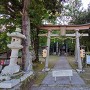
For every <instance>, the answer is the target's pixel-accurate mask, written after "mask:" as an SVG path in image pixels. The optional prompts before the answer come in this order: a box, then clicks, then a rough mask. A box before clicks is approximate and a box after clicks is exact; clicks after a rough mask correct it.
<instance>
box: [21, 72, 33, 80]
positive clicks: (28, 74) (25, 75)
mask: <svg viewBox="0 0 90 90" xmlns="http://www.w3.org/2000/svg"><path fill="white" fill-rule="evenodd" d="M32 74H33V72H32V71H30V72H26V73H25V74H24V75H23V76H22V77H21V78H20V80H21V81H24V80H25V79H26V78H27V77H29V76H31V75H32Z"/></svg>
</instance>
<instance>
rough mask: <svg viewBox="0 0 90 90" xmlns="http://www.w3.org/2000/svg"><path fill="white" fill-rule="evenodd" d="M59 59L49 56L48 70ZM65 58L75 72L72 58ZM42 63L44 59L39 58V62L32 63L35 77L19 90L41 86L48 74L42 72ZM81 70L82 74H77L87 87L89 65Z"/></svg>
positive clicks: (89, 78) (89, 84) (88, 83)
mask: <svg viewBox="0 0 90 90" xmlns="http://www.w3.org/2000/svg"><path fill="white" fill-rule="evenodd" d="M59 58H60V56H56V55H53V56H50V58H49V67H50V69H52V68H53V67H54V65H55V64H56V62H57V61H58V60H59ZM66 58H67V60H68V62H69V64H70V66H71V67H72V69H74V70H75V71H76V69H77V63H76V62H75V58H74V56H67V57H66ZM44 62H45V59H43V58H42V57H40V62H37V63H33V69H34V71H35V72H34V73H35V76H34V77H33V79H30V81H28V84H26V85H24V84H23V85H22V86H21V89H20V90H32V89H30V88H31V87H32V86H35V87H39V86H40V85H41V83H42V81H43V80H44V78H45V77H46V76H47V75H48V72H42V69H43V68H44V65H45V64H44ZM83 70H84V72H82V73H78V75H79V76H80V77H81V78H82V79H83V80H84V82H85V84H86V85H87V86H90V65H87V66H86V65H85V64H83ZM31 82H32V83H31ZM36 90H37V89H36ZM62 90H63V89H62ZM81 90H82V89H81ZM85 90H89V89H85Z"/></svg>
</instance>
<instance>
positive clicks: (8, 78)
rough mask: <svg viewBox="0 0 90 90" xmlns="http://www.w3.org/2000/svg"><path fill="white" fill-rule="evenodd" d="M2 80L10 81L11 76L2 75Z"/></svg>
mask: <svg viewBox="0 0 90 90" xmlns="http://www.w3.org/2000/svg"><path fill="white" fill-rule="evenodd" d="M0 80H1V81H3V80H10V76H2V75H0Z"/></svg>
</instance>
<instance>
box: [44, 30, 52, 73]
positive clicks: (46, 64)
mask: <svg viewBox="0 0 90 90" xmlns="http://www.w3.org/2000/svg"><path fill="white" fill-rule="evenodd" d="M50 36H51V30H48V34H47V57H46V61H45V71H49V70H50V69H49V68H48V61H49V50H50Z"/></svg>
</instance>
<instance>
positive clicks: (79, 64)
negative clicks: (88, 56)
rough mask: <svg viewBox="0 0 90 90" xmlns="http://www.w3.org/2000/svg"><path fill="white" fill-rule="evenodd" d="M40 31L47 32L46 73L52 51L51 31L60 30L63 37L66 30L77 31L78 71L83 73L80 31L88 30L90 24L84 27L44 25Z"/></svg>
mask: <svg viewBox="0 0 90 90" xmlns="http://www.w3.org/2000/svg"><path fill="white" fill-rule="evenodd" d="M38 28H39V29H42V30H47V31H48V34H47V46H48V47H47V52H48V54H47V57H46V62H45V69H46V71H47V70H48V59H49V49H50V37H51V31H53V30H60V31H61V36H65V33H66V30H73V31H75V36H76V52H77V53H76V56H75V57H77V61H78V69H79V70H81V71H82V61H81V58H80V43H79V37H80V34H79V31H80V30H86V29H89V28H90V23H89V24H82V25H42V26H39V27H38Z"/></svg>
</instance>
